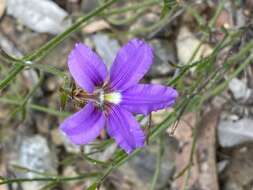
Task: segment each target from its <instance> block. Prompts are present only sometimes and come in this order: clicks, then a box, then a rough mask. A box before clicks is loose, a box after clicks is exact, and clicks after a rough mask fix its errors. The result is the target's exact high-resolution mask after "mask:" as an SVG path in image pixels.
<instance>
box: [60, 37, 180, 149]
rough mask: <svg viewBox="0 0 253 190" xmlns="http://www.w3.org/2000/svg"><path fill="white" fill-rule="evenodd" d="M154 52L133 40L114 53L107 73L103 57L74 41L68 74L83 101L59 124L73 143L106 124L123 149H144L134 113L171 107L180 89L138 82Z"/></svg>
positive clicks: (88, 138) (83, 140)
mask: <svg viewBox="0 0 253 190" xmlns="http://www.w3.org/2000/svg"><path fill="white" fill-rule="evenodd" d="M152 59H153V52H152V49H151V47H150V46H149V45H148V44H146V43H145V42H143V41H141V40H138V39H133V40H131V41H130V42H128V43H127V44H126V45H124V46H123V47H122V48H121V50H120V51H119V52H118V54H117V56H116V58H115V60H114V63H113V64H112V67H111V69H110V71H109V72H108V71H107V69H106V66H105V64H104V63H103V61H102V60H101V58H100V57H99V56H98V55H97V54H96V53H94V52H93V51H92V50H91V49H90V48H88V47H87V46H85V45H84V44H81V43H78V44H76V46H75V48H74V49H73V50H72V52H71V53H70V55H69V58H68V67H69V70H70V73H71V75H72V76H73V78H74V80H75V82H76V83H77V85H78V86H80V87H81V89H83V92H81V93H77V94H76V97H77V98H76V99H77V100H79V101H83V102H86V103H87V104H86V105H85V106H84V107H83V108H82V109H81V110H80V111H78V112H77V113H75V114H73V115H72V116H70V117H68V118H67V119H66V120H65V121H64V122H63V123H62V124H61V126H60V128H61V130H62V131H63V132H64V133H65V134H66V135H67V136H68V138H69V139H70V140H71V142H73V143H74V144H87V143H89V142H91V141H93V140H94V139H96V137H98V136H99V134H100V132H101V130H102V129H103V128H104V127H106V129H107V132H108V134H109V135H110V136H111V137H112V138H114V139H115V141H116V142H117V144H118V145H119V146H120V147H121V148H122V149H124V150H125V151H126V152H127V153H131V152H132V151H133V150H134V149H136V148H138V147H143V145H144V142H145V134H144V132H143V131H142V129H141V127H140V125H139V123H138V122H137V121H136V119H135V117H134V116H133V115H132V113H134V114H145V115H146V114H148V113H150V112H151V111H155V110H158V109H162V108H165V107H168V106H171V105H172V104H174V103H175V100H176V97H177V96H178V93H177V91H176V90H174V89H173V88H170V87H166V86H162V85H158V84H138V82H139V80H140V79H141V78H142V77H143V76H144V74H145V73H146V72H147V71H148V69H149V67H150V65H151V64H152Z"/></svg>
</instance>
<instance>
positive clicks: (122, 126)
mask: <svg viewBox="0 0 253 190" xmlns="http://www.w3.org/2000/svg"><path fill="white" fill-rule="evenodd" d="M107 131H108V134H109V135H110V136H111V137H113V138H114V139H115V140H116V142H117V144H118V145H119V146H120V147H121V148H122V149H124V150H125V151H126V152H127V153H128V154H129V153H131V152H132V151H133V150H134V149H136V148H138V147H143V146H144V141H145V135H144V133H143V131H142V129H141V127H140V125H139V123H138V122H137V121H136V119H135V118H134V116H133V115H132V114H131V113H130V112H128V111H127V110H124V109H122V108H121V107H119V106H113V107H112V108H111V110H110V113H109V115H108V127H107Z"/></svg>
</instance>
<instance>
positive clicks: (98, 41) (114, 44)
mask: <svg viewBox="0 0 253 190" xmlns="http://www.w3.org/2000/svg"><path fill="white" fill-rule="evenodd" d="M92 40H93V41H94V45H95V48H96V51H97V53H98V54H99V55H100V56H101V57H102V59H103V60H104V62H105V63H106V65H107V67H110V66H111V64H112V62H113V61H114V59H115V56H116V54H117V52H118V50H119V49H120V45H119V42H118V41H117V40H115V39H112V38H110V37H109V36H108V35H107V34H105V33H97V34H95V35H93V36H92Z"/></svg>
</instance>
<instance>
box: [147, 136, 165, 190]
mask: <svg viewBox="0 0 253 190" xmlns="http://www.w3.org/2000/svg"><path fill="white" fill-rule="evenodd" d="M159 145H160V146H159V150H158V152H157V158H156V170H155V173H154V176H153V179H152V183H151V187H150V190H154V189H155V187H156V184H157V181H158V178H159V175H160V171H161V164H162V157H163V153H164V136H163V135H162V136H161V137H160V139H159Z"/></svg>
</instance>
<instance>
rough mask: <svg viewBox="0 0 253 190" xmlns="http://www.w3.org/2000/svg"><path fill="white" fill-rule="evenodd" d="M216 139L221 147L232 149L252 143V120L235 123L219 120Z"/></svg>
mask: <svg viewBox="0 0 253 190" xmlns="http://www.w3.org/2000/svg"><path fill="white" fill-rule="evenodd" d="M218 139H219V143H220V145H221V146H222V147H233V146H235V145H239V144H242V143H244V142H251V141H253V120H252V119H250V118H243V119H240V120H237V121H234V120H221V121H220V123H219V126H218Z"/></svg>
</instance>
